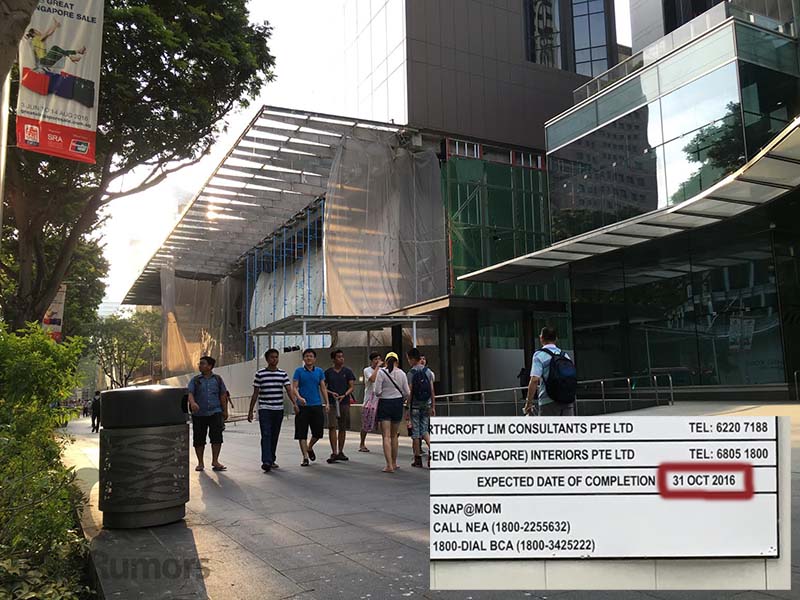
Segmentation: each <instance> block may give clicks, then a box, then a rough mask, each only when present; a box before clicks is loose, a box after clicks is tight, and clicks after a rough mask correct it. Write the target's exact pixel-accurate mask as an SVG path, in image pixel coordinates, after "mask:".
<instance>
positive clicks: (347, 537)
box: [305, 525, 383, 547]
mask: <svg viewBox="0 0 800 600" xmlns="http://www.w3.org/2000/svg"><path fill="white" fill-rule="evenodd" d="M305 535H306V536H307V537H308V538H309V539H311V540H313V541H315V542H317V543H320V544H324V545H326V546H328V547H330V546H331V544H347V543H351V542H360V541H367V540H374V539H380V538H381V537H383V534H382V533H381V532H379V531H374V530H372V529H368V528H364V527H357V526H355V525H340V526H339V527H328V528H326V529H311V530H309V531H306V532H305Z"/></svg>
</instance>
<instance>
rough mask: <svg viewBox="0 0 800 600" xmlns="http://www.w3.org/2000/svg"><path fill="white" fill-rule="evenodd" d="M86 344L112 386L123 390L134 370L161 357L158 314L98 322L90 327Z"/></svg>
mask: <svg viewBox="0 0 800 600" xmlns="http://www.w3.org/2000/svg"><path fill="white" fill-rule="evenodd" d="M89 342H90V346H89V348H90V350H91V352H92V353H93V354H94V355H95V356H96V357H97V363H98V364H99V365H100V368H101V369H102V370H103V373H105V374H106V376H107V377H108V378H109V380H110V381H111V387H112V388H119V387H125V386H126V385H128V382H129V381H130V379H131V377H132V376H133V374H134V372H135V371H136V370H137V369H139V368H140V367H142V366H143V365H144V364H145V363H146V362H147V361H148V360H156V359H157V357H159V356H160V355H161V315H160V314H158V313H155V312H137V313H133V315H131V316H129V317H128V316H125V315H111V316H110V317H107V318H105V319H100V320H99V321H97V323H95V325H94V326H93V327H92V328H91V333H90V336H89Z"/></svg>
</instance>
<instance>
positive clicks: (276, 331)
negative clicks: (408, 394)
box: [249, 315, 432, 347]
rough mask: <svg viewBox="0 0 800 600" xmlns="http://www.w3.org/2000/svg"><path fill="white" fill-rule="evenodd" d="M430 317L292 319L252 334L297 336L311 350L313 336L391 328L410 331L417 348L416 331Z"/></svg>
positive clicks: (253, 331) (253, 330) (260, 335)
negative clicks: (408, 328)
mask: <svg viewBox="0 0 800 600" xmlns="http://www.w3.org/2000/svg"><path fill="white" fill-rule="evenodd" d="M431 321H432V320H431V317H428V316H419V317H405V316H389V315H383V316H378V317H359V316H345V315H329V316H320V315H292V316H290V317H286V318H284V319H279V320H277V321H273V322H272V323H270V324H269V325H263V326H261V327H256V328H254V329H251V330H250V331H249V334H250V335H252V336H253V337H254V338H259V337H269V338H270V339H273V338H275V337H278V336H290V335H293V336H297V335H300V336H302V337H303V340H304V341H305V343H306V347H308V337H309V336H310V335H331V334H333V333H336V332H338V331H363V332H366V333H369V332H371V331H380V330H382V329H386V328H389V327H396V326H398V325H399V326H401V327H409V326H410V327H411V339H412V343H413V345H414V346H416V345H417V327H418V326H419V325H420V324H422V325H424V324H426V323H430V322H431Z"/></svg>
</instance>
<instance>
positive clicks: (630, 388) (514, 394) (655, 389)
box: [436, 373, 675, 417]
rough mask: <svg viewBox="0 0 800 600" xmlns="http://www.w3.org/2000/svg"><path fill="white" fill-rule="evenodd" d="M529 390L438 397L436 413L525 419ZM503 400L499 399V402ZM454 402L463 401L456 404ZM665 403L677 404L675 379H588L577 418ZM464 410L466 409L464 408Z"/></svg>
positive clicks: (583, 385) (582, 383) (666, 376)
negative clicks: (595, 407) (618, 406)
mask: <svg viewBox="0 0 800 600" xmlns="http://www.w3.org/2000/svg"><path fill="white" fill-rule="evenodd" d="M527 389H528V388H527V387H510V388H499V389H494V390H481V391H477V392H457V393H454V394H437V395H436V413H437V415H439V416H448V417H449V416H453V408H454V407H455V408H457V412H462V413H466V414H464V415H463V416H484V417H485V416H493V415H494V416H508V415H509V414H511V413H512V406H513V415H514V416H520V415H522V407H523V406H524V403H525V397H524V394H525V392H526V391H527ZM498 398H499V399H498ZM453 399H461V400H456V401H453ZM662 400H666V402H667V403H668V404H669V405H670V406H672V405H674V404H675V389H674V384H673V381H672V375H671V374H669V373H658V374H651V375H640V376H631V377H611V378H603V379H588V380H584V381H579V382H578V394H577V399H576V402H577V406H576V414H581V413H582V412H583V413H585V412H586V410H585V409H584V410H581V407H582V406H583V407H585V406H586V405H587V404H589V403H600V404H601V406H602V410H601V411H600V412H601V413H602V414H605V413H607V412H617V411H609V407H610V405H611V404H612V403H625V404H626V405H627V406H626V409H627V410H633V408H634V406H635V405H636V404H646V403H650V402H652V403H654V405H655V406H660V405H661V403H662ZM461 407H464V408H461Z"/></svg>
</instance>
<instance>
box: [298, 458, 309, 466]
mask: <svg viewBox="0 0 800 600" xmlns="http://www.w3.org/2000/svg"><path fill="white" fill-rule="evenodd" d="M308 465H309V462H308V459H307V458H304V459H303V462H301V463H300V466H301V467H307V466H308Z"/></svg>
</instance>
